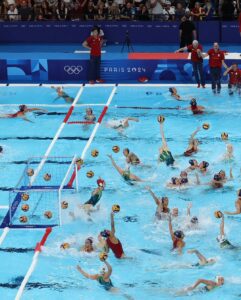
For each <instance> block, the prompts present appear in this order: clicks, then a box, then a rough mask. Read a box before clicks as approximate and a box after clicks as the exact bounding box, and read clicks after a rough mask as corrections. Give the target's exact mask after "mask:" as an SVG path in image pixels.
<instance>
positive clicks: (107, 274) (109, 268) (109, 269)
mask: <svg viewBox="0 0 241 300" xmlns="http://www.w3.org/2000/svg"><path fill="white" fill-rule="evenodd" d="M103 262H104V264H105V265H106V267H107V272H106V273H105V275H104V278H105V279H109V277H110V276H111V274H112V267H111V265H110V264H109V263H108V261H106V260H104V261H103Z"/></svg>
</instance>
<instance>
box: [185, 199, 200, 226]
mask: <svg viewBox="0 0 241 300" xmlns="http://www.w3.org/2000/svg"><path fill="white" fill-rule="evenodd" d="M191 208H192V203H188V204H187V217H188V219H189V224H188V226H187V227H188V228H189V229H197V228H198V217H196V216H193V217H191Z"/></svg>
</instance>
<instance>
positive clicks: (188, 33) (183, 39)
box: [179, 14, 197, 48]
mask: <svg viewBox="0 0 241 300" xmlns="http://www.w3.org/2000/svg"><path fill="white" fill-rule="evenodd" d="M188 18H189V14H186V15H185V16H184V17H183V18H182V22H181V24H180V26H179V35H180V48H183V47H185V46H188V45H191V44H192V41H193V40H196V38H197V33H196V28H195V25H194V23H193V22H192V21H190V20H188Z"/></svg>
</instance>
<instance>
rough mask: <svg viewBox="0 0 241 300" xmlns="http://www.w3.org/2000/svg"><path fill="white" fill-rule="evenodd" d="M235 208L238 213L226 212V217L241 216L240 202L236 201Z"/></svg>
mask: <svg viewBox="0 0 241 300" xmlns="http://www.w3.org/2000/svg"><path fill="white" fill-rule="evenodd" d="M235 208H236V211H234V212H230V211H225V212H224V213H225V214H226V215H239V214H241V204H240V201H236V202H235Z"/></svg>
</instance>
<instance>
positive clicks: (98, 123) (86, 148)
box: [68, 84, 118, 184]
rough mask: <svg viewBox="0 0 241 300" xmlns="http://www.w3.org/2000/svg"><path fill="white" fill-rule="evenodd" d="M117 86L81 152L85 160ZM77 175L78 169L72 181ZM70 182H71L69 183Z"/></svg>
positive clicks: (114, 88) (115, 87) (114, 89)
mask: <svg viewBox="0 0 241 300" xmlns="http://www.w3.org/2000/svg"><path fill="white" fill-rule="evenodd" d="M117 87H118V85H117V84H116V85H115V86H114V87H113V89H112V91H111V93H110V96H109V98H108V100H107V102H106V104H105V107H104V109H103V110H102V112H101V114H100V117H99V119H98V121H97V123H96V124H95V126H94V129H93V131H92V132H91V135H90V137H89V139H88V141H87V143H86V145H85V147H84V149H83V151H82V154H81V156H80V157H81V159H83V160H84V158H85V154H86V152H87V150H88V149H89V147H90V145H91V143H92V141H93V139H94V137H95V135H96V132H97V130H98V128H99V126H100V124H101V122H102V120H103V118H104V116H105V114H106V111H107V109H108V107H109V106H110V104H111V101H112V100H113V98H114V96H115V93H116V90H117ZM77 176H78V174H77V171H76V172H73V174H72V176H71V179H70V181H71V180H72V178H74V180H75V179H76V177H77ZM70 181H69V182H70ZM68 184H69V183H68Z"/></svg>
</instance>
